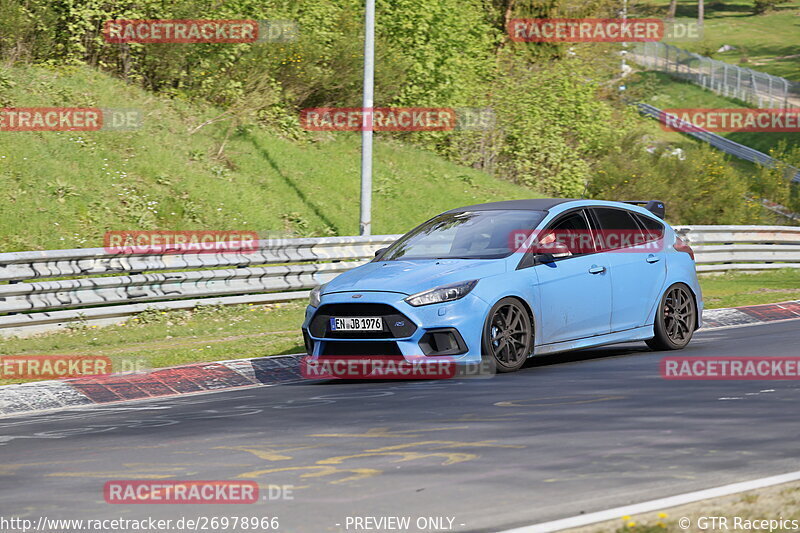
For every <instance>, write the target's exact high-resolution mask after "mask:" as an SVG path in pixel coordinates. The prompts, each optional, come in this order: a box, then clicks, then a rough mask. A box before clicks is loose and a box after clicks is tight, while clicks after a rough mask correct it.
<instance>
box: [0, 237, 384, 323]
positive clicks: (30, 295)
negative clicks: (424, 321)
mask: <svg viewBox="0 0 800 533" xmlns="http://www.w3.org/2000/svg"><path fill="white" fill-rule="evenodd" d="M397 237H398V235H381V236H376V237H325V238H319V239H283V240H278V241H276V240H262V241H259V242H258V247H257V249H254V250H252V251H246V252H240V253H200V254H184V253H174V252H173V253H163V254H149V255H148V254H138V255H136V254H132V255H123V254H114V253H109V252H107V251H106V250H105V249H103V248H88V249H75V250H48V251H41V252H14V253H3V254H0V282H7V283H6V284H3V285H0V335H4V336H8V335H29V334H33V333H37V332H41V331H49V330H53V329H58V328H62V327H69V326H75V325H79V324H92V325H105V324H110V323H116V322H120V321H123V320H125V319H126V318H127V317H129V316H131V315H135V314H137V313H140V312H142V311H144V310H146V309H161V310H167V309H190V308H194V307H197V306H198V305H233V304H246V303H269V302H280V301H287V300H294V299H300V298H305V297H307V296H308V289H311V288H313V287H315V286H316V285H318V284H321V283H325V282H327V281H329V280H330V279H332V278H334V277H335V276H336V275H337V274H340V273H342V272H344V271H346V270H349V269H351V268H353V267H355V266H358V265H361V264H363V263H365V262H366V261H367V260H369V259H372V257H374V254H375V251H376V250H377V249H379V248H382V247H384V246H386V245H388V244H390V243H391V242H393V241H394V240H395V239H397ZM48 278H50V279H48ZM53 278H69V279H53ZM40 280H41V281H40Z"/></svg>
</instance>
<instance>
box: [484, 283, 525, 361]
mask: <svg viewBox="0 0 800 533" xmlns="http://www.w3.org/2000/svg"><path fill="white" fill-rule="evenodd" d="M532 347H533V326H532V324H531V318H530V316H529V315H528V310H527V309H525V306H524V305H523V304H522V302H520V301H519V300H518V299H516V298H503V299H502V300H500V301H499V302H497V303H496V304H494V305H493V306H492V308H491V309H490V310H489V313H488V314H487V315H486V321H485V323H484V325H483V337H482V342H481V348H482V354H483V357H484V358H485V359H486V360H488V362H489V363H490V364H492V365H494V366H495V368H496V370H497V372H514V371H516V370H519V369H520V368H522V365H524V364H525V361H526V360H527V358H528V355H529V354H530V353H531V348H532Z"/></svg>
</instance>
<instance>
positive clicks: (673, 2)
mask: <svg viewBox="0 0 800 533" xmlns="http://www.w3.org/2000/svg"><path fill="white" fill-rule="evenodd" d="M677 10H678V0H670V3H669V11H668V12H667V20H673V19H674V18H675V12H676V11H677Z"/></svg>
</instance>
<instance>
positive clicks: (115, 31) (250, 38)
mask: <svg viewBox="0 0 800 533" xmlns="http://www.w3.org/2000/svg"><path fill="white" fill-rule="evenodd" d="M298 35H299V28H298V25H297V23H296V22H295V21H292V20H261V21H257V20H249V19H241V20H208V19H180V20H177V19H171V20H167V19H153V20H143V19H135V20H124V19H117V20H108V21H106V22H105V24H104V25H103V37H104V39H105V40H106V42H109V43H116V44H120V43H141V44H152V43H175V44H198V43H228V44H234V43H259V42H274V43H288V42H292V41H295V40H297V38H298Z"/></svg>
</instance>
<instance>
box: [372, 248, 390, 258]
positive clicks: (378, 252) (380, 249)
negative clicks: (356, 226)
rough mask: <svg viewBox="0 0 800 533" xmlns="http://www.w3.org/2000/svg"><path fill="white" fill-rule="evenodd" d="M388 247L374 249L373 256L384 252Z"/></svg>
mask: <svg viewBox="0 0 800 533" xmlns="http://www.w3.org/2000/svg"><path fill="white" fill-rule="evenodd" d="M388 249H389V247H388V246H387V247H386V248H379V249H378V250H375V257H378V256H379V255H381V254H382V253H383V252H385V251H386V250H388Z"/></svg>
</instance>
